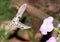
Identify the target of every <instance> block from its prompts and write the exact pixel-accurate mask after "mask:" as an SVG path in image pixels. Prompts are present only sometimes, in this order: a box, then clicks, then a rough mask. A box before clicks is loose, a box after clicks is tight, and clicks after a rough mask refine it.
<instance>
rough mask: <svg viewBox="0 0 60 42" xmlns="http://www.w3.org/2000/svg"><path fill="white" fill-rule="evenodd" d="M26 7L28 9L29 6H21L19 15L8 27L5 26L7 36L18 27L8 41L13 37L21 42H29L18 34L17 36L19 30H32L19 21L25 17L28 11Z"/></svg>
mask: <svg viewBox="0 0 60 42" xmlns="http://www.w3.org/2000/svg"><path fill="white" fill-rule="evenodd" d="M26 7H27V4H23V5H21V7H20V8H19V10H18V13H17V14H16V16H15V17H14V18H13V19H12V21H11V22H10V23H9V24H8V25H6V26H5V30H6V32H5V34H7V33H8V31H13V29H14V28H13V27H16V28H17V29H16V30H15V31H14V33H13V34H11V35H10V36H9V37H8V39H11V38H13V37H16V38H17V39H19V40H22V41H28V40H26V39H24V38H22V37H21V36H18V34H17V33H18V31H19V30H23V29H29V28H31V26H27V25H25V24H23V23H21V22H20V21H19V19H20V18H22V15H23V13H24V11H25V10H26Z"/></svg>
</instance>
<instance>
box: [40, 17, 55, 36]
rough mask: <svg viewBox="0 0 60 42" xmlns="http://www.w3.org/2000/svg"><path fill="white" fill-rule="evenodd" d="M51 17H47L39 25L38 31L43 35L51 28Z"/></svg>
mask: <svg viewBox="0 0 60 42" xmlns="http://www.w3.org/2000/svg"><path fill="white" fill-rule="evenodd" d="M53 28H54V26H53V17H51V16H50V17H48V18H46V19H44V21H43V24H42V25H41V27H40V31H41V33H42V34H43V35H46V34H47V32H51V31H52V30H53Z"/></svg>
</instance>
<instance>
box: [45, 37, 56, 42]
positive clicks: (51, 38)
mask: <svg viewBox="0 0 60 42" xmlns="http://www.w3.org/2000/svg"><path fill="white" fill-rule="evenodd" d="M46 42H57V41H56V39H55V37H50V39H48V40H47V41H46Z"/></svg>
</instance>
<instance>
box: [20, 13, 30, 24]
mask: <svg viewBox="0 0 60 42" xmlns="http://www.w3.org/2000/svg"><path fill="white" fill-rule="evenodd" d="M27 16H28V14H27V13H24V14H23V16H22V18H20V22H22V23H28V22H29V21H30V18H28V17H27Z"/></svg>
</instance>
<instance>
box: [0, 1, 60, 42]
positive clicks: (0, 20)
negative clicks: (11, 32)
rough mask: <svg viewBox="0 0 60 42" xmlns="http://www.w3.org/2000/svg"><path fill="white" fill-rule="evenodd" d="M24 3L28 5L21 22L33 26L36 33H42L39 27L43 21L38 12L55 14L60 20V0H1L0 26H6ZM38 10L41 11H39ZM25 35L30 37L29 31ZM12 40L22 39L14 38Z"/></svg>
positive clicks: (14, 41)
mask: <svg viewBox="0 0 60 42" xmlns="http://www.w3.org/2000/svg"><path fill="white" fill-rule="evenodd" d="M24 3H27V4H28V6H27V9H26V11H25V12H24V14H23V16H22V18H21V19H23V20H22V21H21V22H23V21H24V22H25V23H24V24H27V25H30V26H32V29H33V30H34V35H37V34H39V33H40V32H39V27H40V25H41V24H42V22H43V21H42V19H41V18H39V16H38V15H37V14H41V13H44V14H47V15H50V16H53V17H54V18H55V19H56V20H58V21H60V0H0V28H4V26H5V25H6V24H8V23H9V22H11V20H12V19H13V17H14V16H15V15H16V13H17V12H18V9H19V7H20V6H21V5H22V4H24ZM31 9H32V10H31ZM34 9H36V10H34ZM38 11H40V13H38ZM34 13H35V14H34ZM36 15H37V16H36ZM24 19H25V20H24ZM0 35H1V33H0ZM24 35H25V36H24V37H26V38H27V39H29V37H27V36H28V33H25V34H24ZM22 37H23V36H22ZM24 37H23V38H24ZM41 37H42V34H39V39H40V38H41ZM39 39H38V40H39ZM11 42H22V41H20V40H18V39H16V38H13V39H12V41H11ZM30 42H32V41H30Z"/></svg>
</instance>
